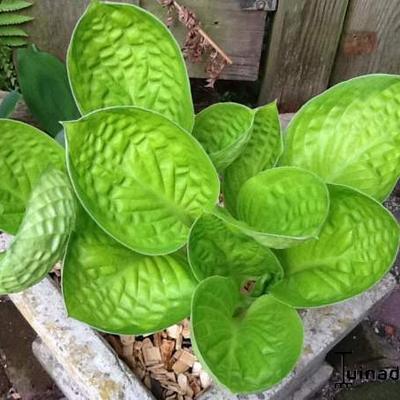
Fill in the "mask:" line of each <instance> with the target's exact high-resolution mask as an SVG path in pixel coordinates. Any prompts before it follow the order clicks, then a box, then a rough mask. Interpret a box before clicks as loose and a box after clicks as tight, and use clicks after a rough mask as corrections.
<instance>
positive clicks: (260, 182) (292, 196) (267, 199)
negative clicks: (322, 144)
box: [222, 167, 329, 249]
mask: <svg viewBox="0 0 400 400" xmlns="http://www.w3.org/2000/svg"><path fill="white" fill-rule="evenodd" d="M328 211H329V193H328V189H327V187H326V185H325V184H324V183H323V182H322V180H321V179H320V178H319V177H318V176H316V175H315V174H313V173H311V172H308V171H306V170H303V169H301V168H296V167H281V168H273V169H270V170H267V171H263V172H261V173H259V174H258V175H256V176H254V177H253V178H250V179H249V180H248V181H247V182H246V183H245V184H244V185H243V187H242V189H241V190H240V192H239V196H238V208H237V215H238V218H239V220H240V222H234V221H233V218H230V219H229V218H228V222H229V221H231V222H232V223H233V224H235V225H237V226H238V227H240V228H241V229H242V231H243V232H244V233H246V234H248V235H250V236H252V237H254V239H256V240H257V241H259V242H260V243H262V244H263V245H265V246H267V247H273V248H278V249H279V248H286V247H291V246H293V245H296V244H299V243H301V242H302V241H304V240H307V239H311V238H317V237H318V233H319V231H320V230H321V227H322V225H323V224H324V222H325V220H326V217H327V215H328ZM222 216H224V214H222Z"/></svg>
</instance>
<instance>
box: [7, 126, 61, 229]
mask: <svg viewBox="0 0 400 400" xmlns="http://www.w3.org/2000/svg"><path fill="white" fill-rule="evenodd" d="M0 166H1V168H0V230H2V231H5V232H8V233H11V234H15V233H16V232H17V230H18V227H19V225H20V223H21V221H22V218H23V216H24V213H25V205H26V203H27V201H28V199H29V196H30V194H31V191H32V188H33V187H34V185H35V184H36V183H37V180H38V178H39V176H40V175H41V174H42V173H43V172H44V170H46V169H47V167H48V166H53V167H55V168H60V169H62V168H64V152H63V149H62V148H61V147H60V146H59V145H58V144H57V143H56V142H55V141H53V140H52V139H51V138H50V137H48V136H47V135H46V134H44V133H43V132H41V131H39V130H38V129H36V128H33V127H32V126H29V125H26V124H24V123H22V122H19V121H13V120H7V119H0Z"/></svg>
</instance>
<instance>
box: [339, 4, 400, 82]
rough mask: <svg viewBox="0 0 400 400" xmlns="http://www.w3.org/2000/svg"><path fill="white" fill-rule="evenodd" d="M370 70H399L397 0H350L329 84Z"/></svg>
mask: <svg viewBox="0 0 400 400" xmlns="http://www.w3.org/2000/svg"><path fill="white" fill-rule="evenodd" d="M372 72H386V73H394V74H399V73H400V2H399V0H379V1H376V0H350V4H349V10H348V13H347V16H346V21H345V25H344V30H343V35H342V38H341V41H340V47H339V51H338V54H337V57H336V61H335V67H334V69H333V74H332V77H331V83H332V84H334V83H337V82H341V81H343V80H346V79H349V78H352V77H354V76H358V75H363V74H367V73H372Z"/></svg>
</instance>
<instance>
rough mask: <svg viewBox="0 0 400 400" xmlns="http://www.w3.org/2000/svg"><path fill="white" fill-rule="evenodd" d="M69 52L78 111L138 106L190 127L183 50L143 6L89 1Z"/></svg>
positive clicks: (185, 127) (188, 98)
mask: <svg viewBox="0 0 400 400" xmlns="http://www.w3.org/2000/svg"><path fill="white" fill-rule="evenodd" d="M67 58H68V61H67V64H68V72H69V77H70V80H71V85H72V89H73V92H74V94H75V98H76V99H77V102H78V107H79V108H80V110H81V112H82V114H87V113H88V112H90V111H94V110H97V109H100V108H105V107H110V106H124V105H128V106H139V107H143V108H147V109H149V110H152V111H155V112H159V113H160V114H162V115H164V116H165V117H166V118H168V119H170V120H172V121H173V122H176V123H177V124H178V125H180V126H181V127H182V128H184V129H186V130H188V131H191V130H192V128H193V122H194V111H193V103H192V96H191V91H190V86H189V78H188V75H187V71H186V66H185V62H184V60H183V57H182V52H181V50H180V48H179V45H178V44H177V42H176V40H175V39H174V37H173V36H172V34H171V32H170V31H169V30H168V28H167V27H166V26H165V25H164V24H162V23H161V22H160V21H159V20H158V19H157V18H155V17H154V16H153V15H151V14H150V13H148V12H147V11H145V10H143V9H142V8H139V7H136V6H134V5H128V4H118V3H100V2H92V3H91V5H90V6H89V8H88V9H87V11H86V13H85V14H84V15H83V17H82V18H81V19H80V21H79V23H78V25H77V26H76V28H75V31H74V34H73V37H72V41H71V44H70V47H69V50H68V57H67Z"/></svg>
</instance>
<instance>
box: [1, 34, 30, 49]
mask: <svg viewBox="0 0 400 400" xmlns="http://www.w3.org/2000/svg"><path fill="white" fill-rule="evenodd" d="M27 43H28V42H27V41H26V39H25V38H23V37H17V36H10V37H6V36H5V37H2V38H0V45H3V46H9V47H19V46H25V45H26V44H27Z"/></svg>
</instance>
